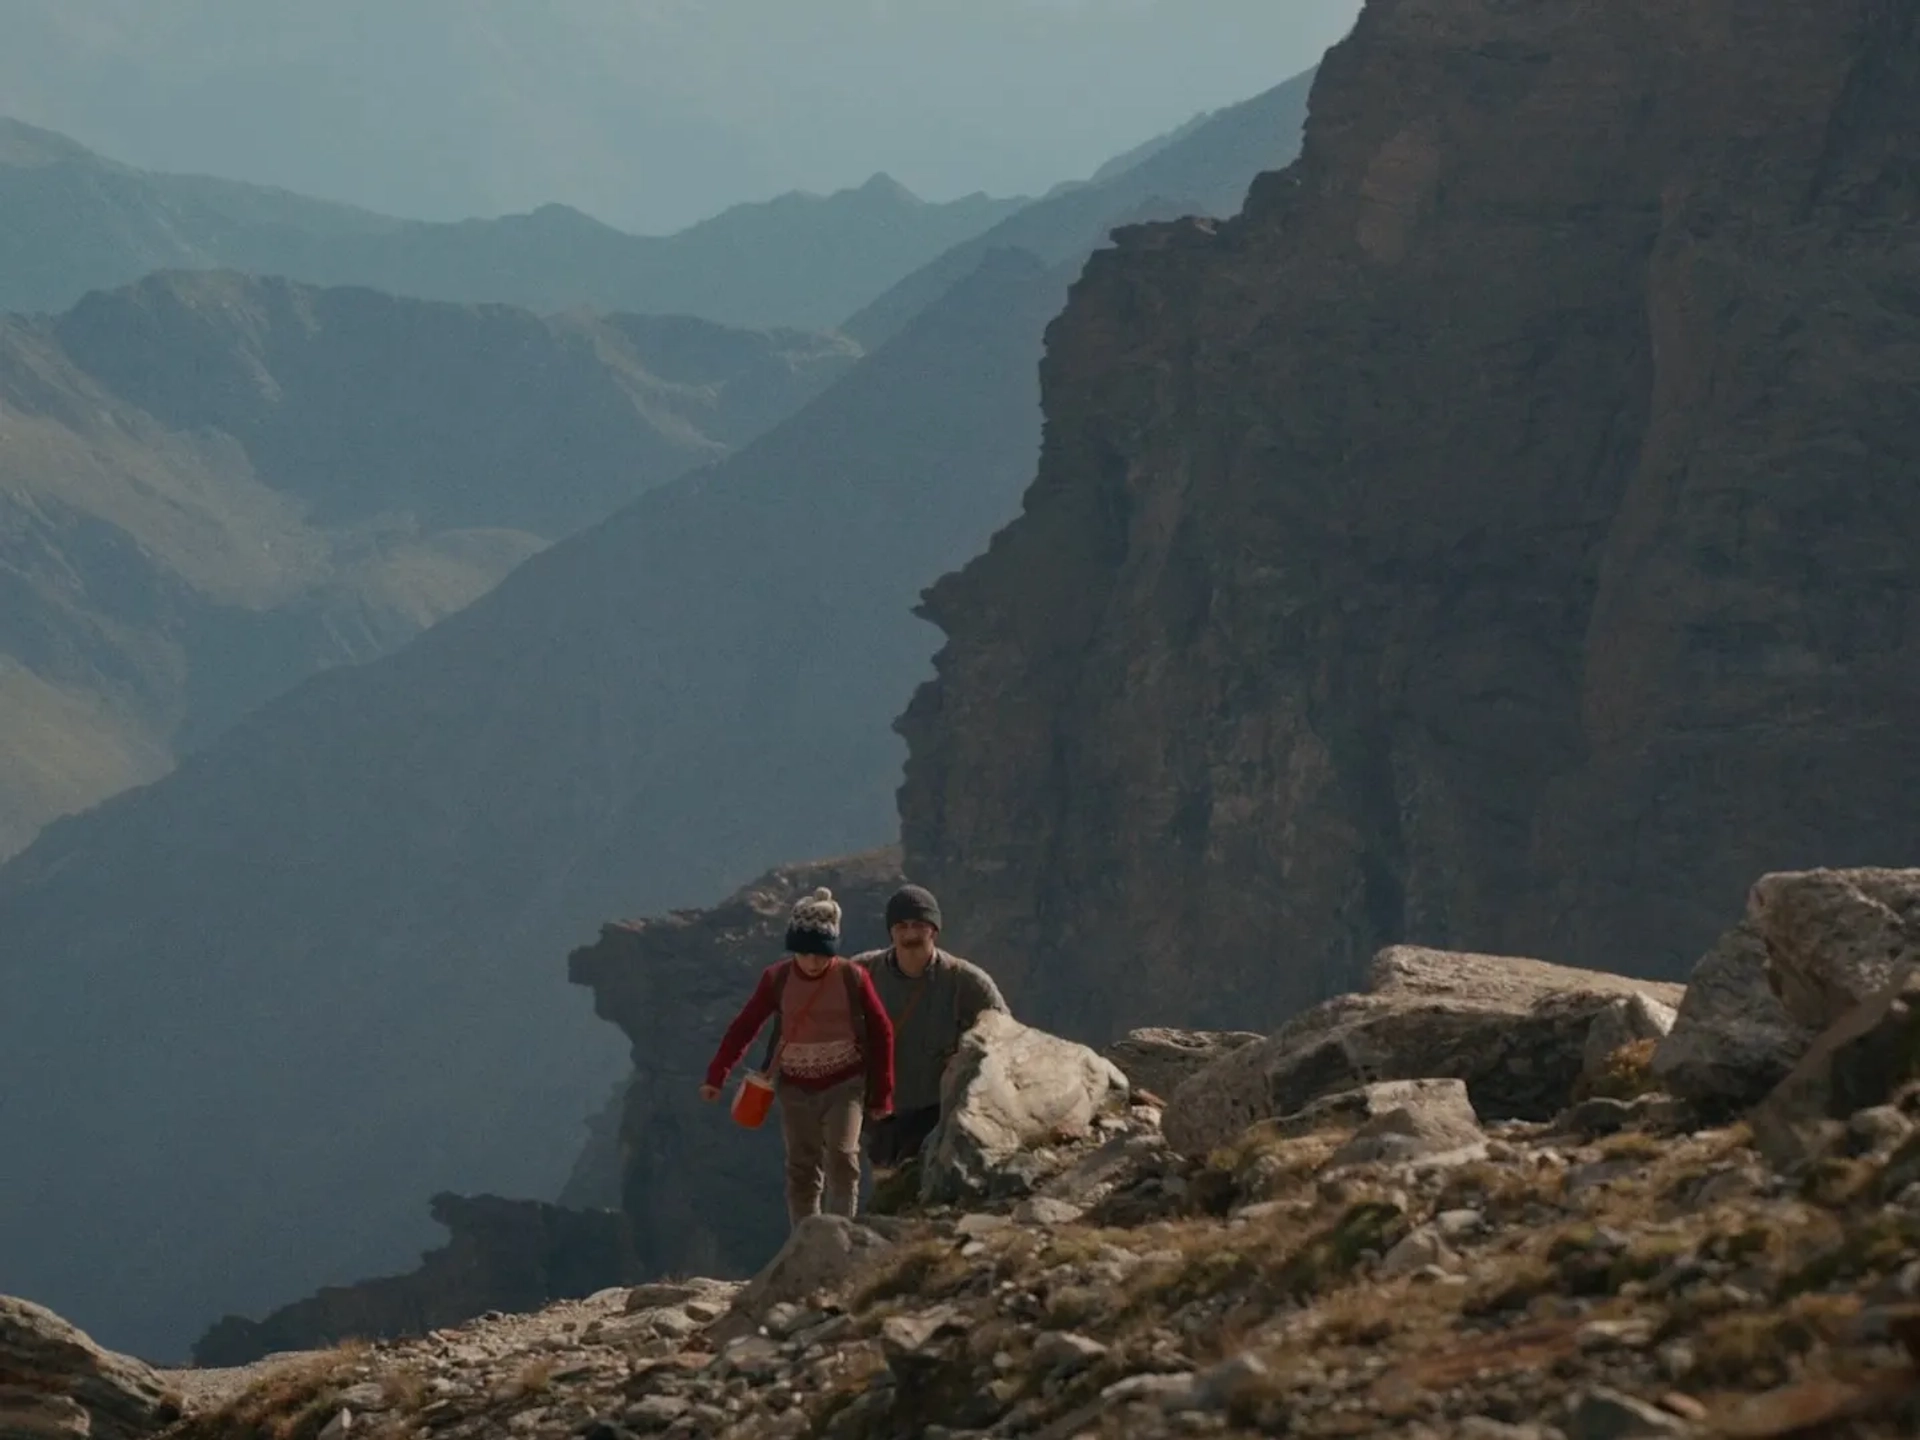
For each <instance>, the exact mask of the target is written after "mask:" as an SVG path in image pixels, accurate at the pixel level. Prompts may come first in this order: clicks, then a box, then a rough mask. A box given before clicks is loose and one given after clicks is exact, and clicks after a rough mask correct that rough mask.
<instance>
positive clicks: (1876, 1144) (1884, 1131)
mask: <svg viewBox="0 0 1920 1440" xmlns="http://www.w3.org/2000/svg"><path fill="white" fill-rule="evenodd" d="M1912 1133H1913V1122H1912V1121H1911V1120H1909V1119H1908V1118H1907V1117H1906V1115H1905V1114H1903V1113H1902V1112H1901V1110H1900V1109H1899V1107H1898V1106H1894V1105H1872V1106H1869V1107H1868V1108H1867V1109H1865V1110H1856V1111H1854V1113H1853V1115H1852V1117H1851V1118H1849V1119H1848V1121H1847V1138H1848V1139H1849V1140H1851V1141H1852V1142H1853V1146H1854V1148H1855V1149H1856V1150H1858V1151H1859V1152H1861V1153H1862V1154H1868V1155H1890V1154H1892V1153H1893V1152H1894V1151H1895V1150H1898V1149H1899V1148H1900V1147H1901V1145H1903V1144H1904V1143H1906V1139H1907V1136H1909V1135H1911V1134H1912Z"/></svg>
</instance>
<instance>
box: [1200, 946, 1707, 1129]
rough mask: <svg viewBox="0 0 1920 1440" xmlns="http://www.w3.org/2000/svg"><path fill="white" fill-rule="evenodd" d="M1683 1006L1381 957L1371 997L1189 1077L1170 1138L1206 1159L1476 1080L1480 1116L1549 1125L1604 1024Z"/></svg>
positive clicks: (1479, 961)
mask: <svg viewBox="0 0 1920 1440" xmlns="http://www.w3.org/2000/svg"><path fill="white" fill-rule="evenodd" d="M1641 997H1644V998H1645V999H1647V1000H1650V1001H1652V1002H1653V1003H1654V1004H1656V1005H1661V1006H1665V1007H1674V1006H1677V1005H1678V1004H1679V1003H1680V1000H1681V998H1682V991H1681V987H1679V986H1677V985H1668V984H1662V983H1659V982H1655V981H1639V980H1632V979H1628V978H1626V977H1623V976H1619V975H1608V974H1602V973H1600V972H1598V971H1591V970H1574V969H1570V968H1567V967H1565V966H1560V965H1549V964H1546V963H1544V962H1542V961H1539V960H1528V959H1522V958H1519V957H1515V956H1502V955H1456V954H1449V953H1446V952H1442V951H1435V950H1423V949H1419V948H1417V947H1414V946H1406V945H1396V946H1392V947H1389V948H1388V949H1386V950H1383V951H1381V952H1380V954H1379V955H1377V956H1376V957H1375V958H1374V962H1373V966H1372V969H1371V972H1370V974H1369V977H1368V986H1367V990H1366V992H1365V993H1363V994H1356V995H1342V996H1338V997H1336V998H1334V999H1332V1000H1328V1001H1326V1002H1324V1003H1323V1004H1320V1005H1317V1006H1315V1007H1314V1008H1312V1009H1310V1010H1308V1011H1306V1012H1305V1013H1304V1014H1301V1015H1298V1016H1296V1017H1295V1018H1294V1019H1292V1020H1290V1021H1289V1022H1288V1023H1287V1024H1285V1025H1283V1026H1281V1028H1280V1029H1279V1030H1277V1031H1276V1032H1274V1034H1273V1035H1271V1036H1270V1037H1268V1038H1267V1039H1265V1040H1262V1041H1260V1042H1259V1043H1258V1044H1254V1045H1248V1046H1244V1047H1242V1048H1240V1049H1238V1050H1235V1051H1233V1052H1232V1053H1231V1054H1228V1055H1226V1056H1225V1057H1223V1058H1222V1059H1220V1060H1217V1061H1215V1062H1214V1063H1213V1064H1211V1065H1209V1066H1208V1067H1207V1068H1206V1069H1204V1070H1201V1071H1199V1072H1197V1073H1196V1074H1194V1075H1192V1076H1190V1077H1189V1078H1188V1079H1187V1080H1185V1081H1184V1082H1182V1084H1181V1085H1180V1088H1179V1089H1177V1090H1175V1091H1174V1092H1173V1094H1172V1096H1171V1097H1169V1100H1168V1104H1167V1113H1166V1132H1167V1138H1168V1139H1169V1140H1170V1141H1171V1142H1172V1143H1173V1144H1174V1146H1175V1147H1176V1148H1177V1149H1179V1150H1181V1151H1182V1152H1183V1153H1185V1154H1188V1155H1205V1154H1206V1153H1208V1152H1209V1151H1210V1150H1212V1149H1214V1148H1215V1147H1216V1146H1219V1145H1223V1144H1225V1143H1226V1142H1228V1141H1229V1140H1231V1139H1232V1138H1233V1137H1234V1136H1235V1135H1237V1134H1239V1133H1240V1132H1241V1131H1242V1130H1244V1129H1246V1128H1247V1127H1248V1126H1249V1125H1252V1124H1255V1123H1256V1122H1258V1121H1260V1120H1264V1119H1268V1118H1271V1117H1274V1116H1281V1115H1289V1114H1292V1113H1294V1112H1295V1111H1299V1110H1301V1109H1303V1108H1304V1107H1306V1106H1307V1105H1308V1104H1310V1103H1311V1102H1312V1101H1314V1100H1315V1099H1317V1098H1320V1097H1323V1096H1326V1095H1330V1094H1333V1093H1335V1092H1338V1091H1343V1090H1347V1089H1350V1088H1353V1087H1357V1086H1361V1085H1365V1084H1367V1083H1370V1082H1376V1081H1386V1080H1406V1081H1422V1080H1441V1079H1452V1080H1460V1081H1464V1082H1465V1083H1466V1087H1467V1091H1468V1093H1469V1094H1470V1095H1471V1097H1472V1103H1473V1107H1474V1109H1475V1110H1477V1111H1478V1112H1479V1113H1480V1114H1481V1115H1483V1116H1485V1117H1487V1118H1490V1119H1498V1120H1511V1119H1525V1120H1536V1121H1543V1120H1546V1119H1548V1118H1549V1117H1550V1116H1552V1115H1553V1114H1555V1113H1556V1112H1557V1111H1558V1110H1559V1108H1560V1107H1561V1106H1563V1105H1564V1104H1565V1103H1566V1098H1567V1096H1568V1095H1569V1094H1571V1093H1572V1091H1573V1089H1574V1087H1575V1085H1576V1083H1577V1082H1578V1081H1579V1080H1580V1078H1581V1076H1582V1075H1583V1074H1585V1073H1587V1070H1588V1044H1589V1040H1590V1038H1591V1037H1592V1035H1593V1033H1594V1030H1595V1028H1596V1026H1598V1027H1600V1028H1601V1029H1602V1031H1603V1033H1606V1034H1608V1035H1612V1034H1614V1033H1617V1031H1618V1028H1619V1026H1620V1024H1621V1022H1620V1020H1619V1018H1618V1015H1617V1011H1618V1008H1619V1006H1620V1003H1621V1002H1622V1001H1623V1000H1632V999H1635V998H1641Z"/></svg>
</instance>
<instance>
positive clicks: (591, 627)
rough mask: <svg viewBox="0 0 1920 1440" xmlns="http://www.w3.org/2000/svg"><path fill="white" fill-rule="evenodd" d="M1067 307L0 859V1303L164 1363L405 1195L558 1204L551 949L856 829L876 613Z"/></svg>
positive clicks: (898, 691) (568, 1016) (807, 435)
mask: <svg viewBox="0 0 1920 1440" xmlns="http://www.w3.org/2000/svg"><path fill="white" fill-rule="evenodd" d="M1066 280H1067V277H1066V275H1064V274H1060V273H1055V272H1050V271H1048V270H1046V269H1044V268H1043V267H1042V266H1040V265H1039V264H1038V262H1036V261H1034V260H1032V259H1031V258H1029V257H1023V256H1020V255H1017V254H1002V255H997V256H994V257H990V259H989V261H988V263H987V264H986V265H984V266H983V267H982V270H981V271H980V272H979V273H978V274H977V275H975V276H974V277H972V278H971V279H970V280H969V281H968V282H967V283H966V284H964V285H962V286H961V287H959V288H958V289H957V290H956V291H955V292H954V293H953V294H952V295H951V296H950V297H948V298H947V299H946V300H945V301H943V302H942V303H941V304H939V305H936V306H935V307H934V308H933V309H931V310H930V311H928V312H927V313H926V314H925V315H924V316H922V317H921V318H920V319H919V320H918V321H917V322H916V323H915V324H914V325H913V326H911V327H909V328H908V330H906V331H905V332H903V333H902V334H901V335H900V336H899V337H897V339H896V340H895V341H894V342H893V343H892V344H890V345H889V346H888V347H887V348H886V349H885V350H884V351H883V352H882V353H880V354H876V355H874V356H872V357H870V358H869V359H868V360H867V361H866V362H864V363H862V364H861V365H859V366H858V367H856V368H855V369H854V370H853V371H852V372H851V373H849V374H848V375H847V376H846V377H845V378H844V379H842V380H841V381H840V382H839V383H838V384H836V385H835V386H834V387H833V388H832V389H830V390H828V391H827V392H826V393H825V394H823V395H821V396H820V397H819V398H818V399H817V400H815V401H814V402H813V403H812V404H811V405H809V406H808V407H807V408H806V409H805V410H803V411H801V412H800V413H799V414H797V415H796V416H794V417H793V418H791V419H789V420H788V421H786V422H785V423H784V424H782V425H781V426H779V427H778V428H777V429H775V430H774V431H772V432H770V433H769V434H767V435H766V436H763V437H762V438H761V439H760V440H759V441H757V442H755V443H754V444H752V445H749V446H748V447H747V448H746V449H744V450H742V451H741V452H740V453H739V454H737V455H735V456H733V457H731V458H730V459H728V460H726V461H724V462H722V463H721V464H719V465H718V466H716V467H714V468H712V469H710V470H707V471H704V472H701V473H699V474H696V475H693V476H689V477H687V478H685V479H683V480H681V481H678V482H676V483H674V484H672V485H670V486H667V487H666V488H664V489H661V490H656V491H654V492H653V493H651V494H649V495H647V496H645V497H644V498H643V499H641V500H640V501H638V502H636V503H635V504H633V505H631V506H630V507H628V508H627V509H626V510H624V511H622V512H621V513H620V514H619V515H618V516H616V517H615V518H614V519H612V520H610V521H607V522H605V523H603V524H601V525H598V526H595V527H594V528H592V529H590V530H588V531H586V532H584V533H582V534H580V535H578V536H576V537H574V538H572V539H570V540H567V541H565V542H562V543H560V544H558V545H555V546H553V547H552V548H550V549H548V550H546V551H545V552H543V553H542V554H540V555H537V556H535V557H534V558H533V559H532V560H530V561H528V562H527V563H526V564H525V565H523V566H522V567H521V568H520V569H519V570H517V571H516V572H515V573H514V574H513V575H512V576H510V577H509V578H508V579H507V580H506V582H505V583H504V584H502V585H501V586H500V587H499V588H498V589H496V590H494V591H493V592H491V593H490V594H489V595H487V596H486V597H484V598H483V599H481V600H480V601H478V602H476V603H475V604H474V605H472V606H470V607H468V608H467V609H465V610H463V611H461V612H460V613H458V614H456V615H454V616H452V617H450V618H449V619H447V620H445V621H443V622H442V623H441V624H439V625H438V626H436V627H435V628H434V629H432V630H430V631H428V632H427V633H426V634H425V635H424V636H422V637H421V638H420V639H419V640H417V641H416V642H414V643H413V644H411V645H409V646H408V647H406V648H405V649H403V650H401V651H400V652H398V653H397V654H394V655H392V656H389V657H387V658H386V659H383V660H380V661H377V662H375V663H373V664H370V665H366V666H361V667H356V668H352V669H340V670H334V671H331V672H328V673H327V674H325V675H323V676H321V677H319V678H318V679H316V680H314V681H311V682H309V683H308V684H306V685H304V686H303V687H301V688H300V689H299V690H297V691H295V692H293V693H292V694H290V695H287V696H284V697H282V698H281V699H279V700H277V701H275V702H273V703H272V704H270V705H268V706H267V707H266V708H265V709H264V710H262V711H260V712H259V713H257V714H256V715H254V716H253V717H251V718H249V719H248V720H246V721H245V722H243V723H242V724H240V725H239V726H237V727H236V728H235V729H234V730H232V731H231V732H230V733H229V734H227V735H226V736H224V737H223V738H221V739H220V740H218V741H217V742H215V743H214V744H212V745H210V746H209V747H207V748H206V749H205V750H203V751H201V752H200V753H198V754H196V755H194V756H192V757H190V758H189V759H188V760H187V761H186V762H185V763H184V764H183V765H182V766H181V767H180V769H179V770H177V771H176V772H175V773H174V774H172V775H170V776H169V777H167V778H166V779H164V780H162V781H160V782H159V783H157V784H155V785H153V786H151V787H148V788H147V789H144V790H141V791H139V792H136V793H133V794H129V795H125V796H121V797H119V798H117V799H115V800H113V801H110V802H108V803H107V804H106V805H104V806H102V807H100V808H99V809H98V810H96V811H94V812H92V813H90V814H88V815H85V816H82V817H79V818H77V819H71V820H66V821H62V822H60V823H58V824H56V825H53V826H51V827H49V828H48V830H47V831H46V833H45V834H43V835H42V837H41V838H40V840H39V841H38V842H37V843H36V844H35V845H34V846H33V847H31V848H30V849H29V850H27V851H26V852H25V853H24V854H22V855H21V856H19V857H17V858H16V859H15V860H14V861H12V862H11V863H9V864H8V865H7V866H6V867H5V868H4V869H0V986H4V988H5V990H6V992H7V994H8V997H9V1003H8V1005H7V1006H6V1007H5V1009H4V1011H3V1012H0V1093H4V1094H6V1095H8V1096H9V1097H12V1098H10V1101H9V1103H8V1104H7V1105H6V1106H4V1107H0V1153H6V1154H16V1155H31V1156H33V1157H35V1164H34V1166H33V1171H32V1176H31V1179H30V1180H29V1181H28V1183H26V1184H24V1185H12V1184H9V1185H7V1186H4V1187H0V1272H3V1273H5V1274H6V1275H7V1276H8V1281H9V1285H10V1287H11V1288H13V1289H16V1290H20V1291H23V1292H25V1293H28V1294H32V1295H37V1296H42V1297H45V1298H47V1299H49V1300H52V1301H54V1302H55V1303H58V1304H60V1305H62V1306H64V1307H66V1308H67V1309H69V1310H70V1311H71V1312H72V1313H73V1314H75V1315H76V1316H83V1317H84V1318H85V1321H86V1324H87V1325H88V1326H89V1328H91V1329H94V1330H95V1331H96V1332H97V1333H100V1334H103V1335H106V1336H110V1337H113V1339H114V1341H115V1343H120V1344H124V1345H127V1346H130V1347H133V1348H138V1349H141V1350H144V1351H148V1352H152V1353H176V1354H177V1353H181V1352H182V1351H184V1348H185V1346H186V1344H187V1343H188V1341H189V1340H190V1339H191V1338H192V1336H193V1334H194V1333H196V1332H197V1331H198V1330H199V1328H200V1327H202V1326H204V1325H205V1324H206V1323H207V1322H208V1321H210V1320H212V1319H213V1318H215V1317H216V1316H218V1315H221V1314H224V1313H228V1312H238V1313H243V1314H244V1313H248V1312H254V1313H257V1312H259V1311H262V1310H264V1309H266V1308H268V1307H269V1306H271V1305H273V1304H277V1303H280V1302H282V1301H285V1300H287V1299H289V1298H291V1297H293V1296H296V1295H299V1294H303V1293H306V1292H308V1291H311V1290H312V1289H314V1288H315V1287H317V1286H318V1285H319V1284H321V1283H323V1282H341V1281H348V1280H353V1279H357V1278H360V1277H362V1276H365V1275H369V1274H379V1273H383V1272H386V1271H389V1270H392V1269H394V1268H396V1267H400V1268H404V1266H405V1265H406V1264H408V1263H410V1261H411V1257H412V1254H413V1252H414V1251H416V1250H417V1249H418V1248H420V1246H421V1245H422V1243H423V1242H425V1241H426V1240H427V1239H429V1238H430V1236H428V1235H427V1234H425V1233H423V1232H424V1230H425V1225H424V1222H423V1221H422V1220H421V1218H420V1216H421V1201H422V1197H424V1196H427V1195H430V1194H433V1193H435V1192H437V1191H439V1190H443V1189H451V1190H456V1191H461V1192H464V1193H474V1192H481V1191H494V1192H499V1193H506V1194H513V1195H533V1196H538V1195H547V1194H551V1193H553V1192H555V1191H556V1190H557V1189H558V1188H559V1186H560V1184H561V1182H562V1180H563V1179H564V1177H565V1175H566V1173H567V1169H568V1166H569V1163H570V1162H571V1160H572V1159H573V1156H574V1152H575V1151H576V1150H577V1149H578V1145H579V1140H580V1131H579V1121H580V1117H583V1116H585V1115H586V1114H588V1113H589V1111H590V1110H593V1109H597V1108H598V1106H599V1105H600V1103H601V1101H602V1100H603V1099H604V1097H605V1095H606V1093H607V1091H608V1089H609V1088H610V1086H611V1084H612V1081H613V1079H614V1077H615V1075H616V1074H617V1073H618V1072H619V1071H620V1069H621V1065H620V1059H621V1056H620V1053H619V1047H618V1046H617V1045H615V1044H613V1043H612V1032H611V1031H610V1030H609V1029H608V1028H607V1027H604V1026H601V1025H599V1024H598V1023H597V1022H595V1021H594V1020H593V1018H592V1016H591V1014H590V1011H589V1006H588V1004H587V1002H586V1000H585V997H582V996H578V995H577V992H570V991H569V988H568V987H567V985H566V983H565V977H564V974H563V973H562V969H561V966H562V961H563V958H564V956H565V954H566V952H567V950H568V948H569V947H570V946H571V944H573V943H574V942H576V941H577V940H578V939H579V938H581V937H582V936H583V935H587V934H591V933H592V928H593V926H594V925H595V924H596V923H597V922H598V920H599V919H600V918H602V917H604V916H606V915H610V914H619V913H634V912H636V911H640V910H650V909H655V908H659V907H662V906H664V905H669V904H674V903H681V902H685V901H688V900H695V899H699V898H701V897H705V896H711V895H713V894H716V893H725V892H726V891H727V890H729V889H730V888H732V886H733V884H735V883H737V877H738V876H740V875H741V874H753V873H756V872H757V871H759V870H761V869H764V868H765V867H766V866H767V865H768V864H769V863H771V862H773V861H774V860H776V859H778V858H779V857H782V856H787V855H793V854H806V853H808V852H816V853H842V852H845V851H848V850H851V849H856V848H859V847H860V846H861V845H863V844H867V843H871V842H873V841H875V840H884V839H885V838H886V837H887V835H888V833H889V832H890V830H891V829H892V824H893V817H892V790H893V787H894V784H895V781H896V779H897V775H898V766H899V754H900V751H899V746H898V742H897V741H896V740H894V738H893V737H892V736H891V735H890V734H889V729H888V727H889V717H890V716H891V715H892V714H893V713H894V711H895V710H896V709H897V707H898V704H899V699H900V697H901V696H902V695H904V694H906V693H907V692H908V691H909V690H910V688H911V686H912V685H913V684H914V682H915V680H916V679H918V678H919V677H920V676H921V675H922V674H923V673H924V671H925V666H926V659H927V655H928V654H929V652H930V649H931V639H932V637H931V635H930V633H929V632H928V631H927V629H926V627H925V626H924V625H922V624H921V623H920V622H918V621H916V620H915V619H914V618H913V617H912V615H911V613H910V610H911V606H912V604H913V601H914V598H915V596H916V595H917V594H918V593H919V591H920V589H921V588H922V587H923V586H925V585H926V584H928V583H929V582H930V581H932V580H933V579H934V578H935V577H936V576H938V575H939V574H941V573H942V572H943V571H945V570H947V569H950V568H951V567H953V566H954V565H956V564H958V563H960V562H961V561H962V560H964V559H965V558H966V557H967V556H968V555H970V554H973V553H975V552H976V551H978V549H979V548H980V547H981V546H982V545H984V544H985V542H986V539H987V537H988V535H989V534H990V533H991V532H992V530H993V529H994V528H995V527H996V526H998V525H999V524H1001V523H1003V522H1004V521H1005V520H1006V519H1007V518H1009V517H1010V516H1011V514H1012V513H1013V511H1014V508H1015V504H1016V501H1017V497H1018V495H1019V493H1020V489H1021V487H1022V486H1023V485H1024V484H1025V482H1026V479H1027V477H1028V476H1029V475H1030V473H1031V470H1032V464H1033V456H1034V454H1035V453H1036V450H1037V447H1038V410H1037V406H1036V404H1035V382H1034V378H1033V375H1034V366H1035V363H1036V361H1037V359H1038V350H1039V337H1040V333H1041V330H1042V328H1043V326H1044V324H1045V322H1046V319H1047V317H1048V316H1050V315H1051V314H1053V313H1054V312H1055V311H1056V310H1057V309H1058V307H1059V304H1060V301H1061V299H1062V297H1063V295H1064V293H1065V285H1066ZM53 957H58V958H57V960H56V959H54V958H53ZM603 1032H604V1033H603ZM73 1056H84V1057H86V1059H85V1061H84V1063H82V1064H79V1065H74V1064H72V1063H69V1062H70V1057H73ZM54 1075H59V1076H61V1081H60V1083H59V1084H58V1085H57V1086H55V1085H52V1084H50V1083H49V1080H48V1077H50V1076H54ZM128 1176H137V1177H139V1181H138V1183H137V1184H127V1183H121V1182H122V1181H123V1180H124V1178H125V1177H128ZM295 1236H297V1237H298V1243H297V1244H296V1243H293V1241H292V1240H291V1239H290V1237H295Z"/></svg>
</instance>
